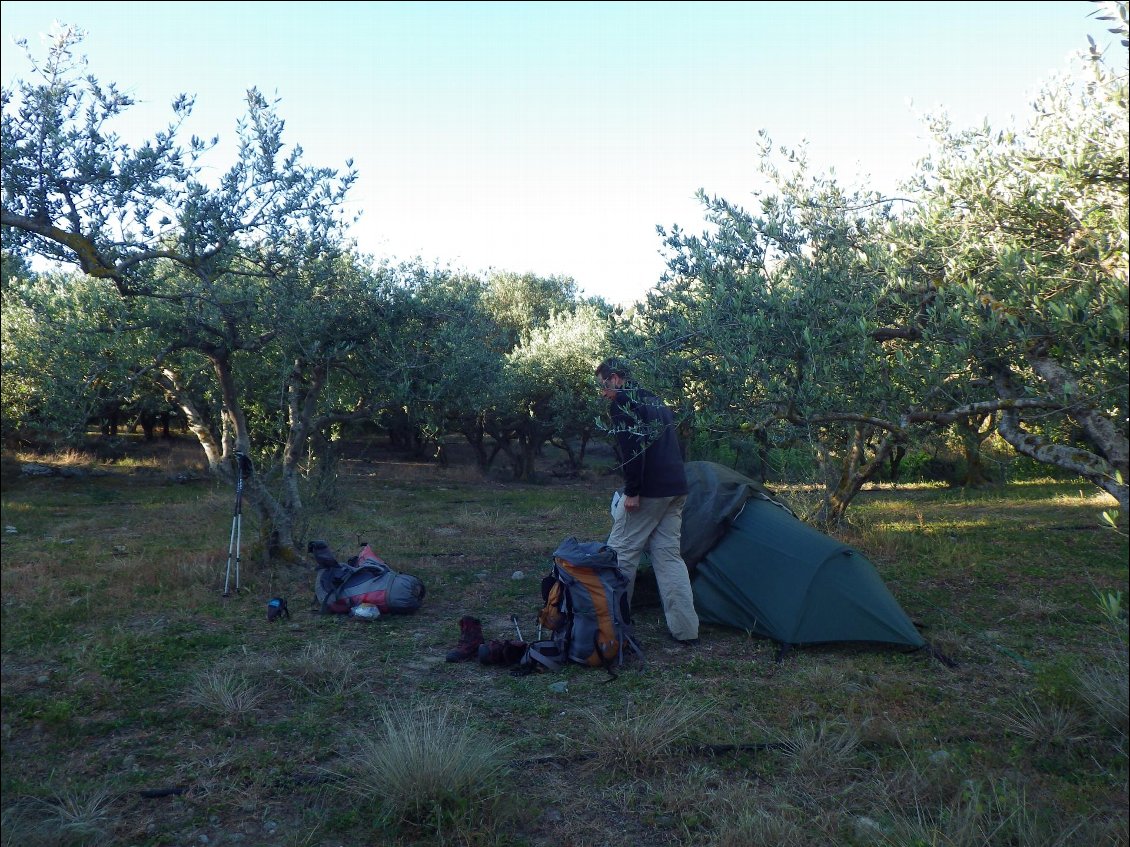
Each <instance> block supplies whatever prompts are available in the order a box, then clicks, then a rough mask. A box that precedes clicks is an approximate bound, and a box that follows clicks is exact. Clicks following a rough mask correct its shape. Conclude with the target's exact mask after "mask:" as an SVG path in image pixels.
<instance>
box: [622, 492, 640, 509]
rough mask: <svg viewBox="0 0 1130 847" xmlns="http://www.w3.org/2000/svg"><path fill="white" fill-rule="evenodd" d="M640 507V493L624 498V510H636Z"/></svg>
mask: <svg viewBox="0 0 1130 847" xmlns="http://www.w3.org/2000/svg"><path fill="white" fill-rule="evenodd" d="M639 507H640V495H638V494H636V495H634V496H632V497H625V498H624V511H626V512H635V511H637V510H638V509H639Z"/></svg>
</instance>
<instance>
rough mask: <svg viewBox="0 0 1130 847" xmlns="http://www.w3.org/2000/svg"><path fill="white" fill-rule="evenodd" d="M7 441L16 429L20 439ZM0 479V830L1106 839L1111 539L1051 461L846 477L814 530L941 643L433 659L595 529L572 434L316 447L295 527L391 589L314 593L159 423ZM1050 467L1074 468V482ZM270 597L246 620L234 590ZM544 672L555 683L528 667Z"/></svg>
mask: <svg viewBox="0 0 1130 847" xmlns="http://www.w3.org/2000/svg"><path fill="white" fill-rule="evenodd" d="M24 458H26V457H24ZM54 461H55V464H56V465H60V464H61V465H64V466H68V467H71V468H90V467H95V468H99V469H102V470H105V471H108V473H105V474H96V475H91V474H84V475H79V476H70V477H63V476H58V475H55V476H50V477H42V478H20V479H18V480H17V479H15V478H14V477H13V475H12V474H11V473H10V472H9V471H10V470H11V468H10V467H9V466H8V465H5V489H4V494H3V516H2V522H3V525H4V536H3V583H2V588H3V595H2V596H3V785H2V788H3V801H2V802H3V816H4V819H3V844H4V845H36V844H44V845H47V844H59V845H77V844H90V845H114V846H115V847H116V845H137V846H138V847H141V845H152V846H153V847H155V846H156V845H170V847H171V845H200V844H209V845H217V844H223V845H228V844H243V845H294V847H298V845H309V847H331V845H345V844H349V845H402V847H406V845H430V844H450V845H496V846H497V847H502V845H512V846H513V847H517V845H527V847H601V845H617V847H662V846H663V845H687V847H689V845H708V847H749V845H761V844H766V845H782V847H789V845H797V846H798V847H799V845H860V847H862V846H863V845H892V847H893V845H931V846H932V845H953V847H959V846H960V845H1017V847H1029V845H1032V847H1034V845H1075V844H1078V845H1088V847H1092V846H1094V847H1097V846H1098V845H1122V844H1126V843H1127V838H1128V835H1127V832H1128V825H1127V800H1128V795H1127V724H1126V720H1127V718H1126V715H1127V712H1126V708H1127V707H1126V698H1127V694H1126V688H1127V654H1126V617H1125V609H1124V604H1122V605H1118V604H1114V603H1110V605H1109V607H1108V608H1107V610H1106V611H1107V612H1108V614H1104V609H1103V607H1102V605H1101V603H1100V598H1101V597H1103V596H1107V597H1110V596H1113V595H1116V594H1117V593H1118V592H1121V597H1123V598H1125V596H1126V595H1127V594H1128V593H1130V592H1128V585H1127V556H1128V550H1127V539H1126V537H1125V536H1123V535H1119V534H1117V533H1115V532H1113V531H1111V530H1107V529H1103V528H1101V526H1100V520H1099V512H1100V511H1101V510H1102V509H1103V508H1107V507H1108V504H1106V503H1105V502H1104V501H1103V500H1101V499H1100V498H1098V497H1095V496H1093V495H1092V493H1091V491H1090V490H1088V489H1087V488H1085V487H1082V486H1081V485H1080V484H1070V483H1044V484H1029V485H1011V486H1009V487H1008V488H1006V489H1002V490H995V491H991V492H979V493H971V494H966V493H963V492H960V491H950V490H945V489H940V488H928V487H914V488H898V489H894V488H885V489H883V490H876V491H868V492H865V493H864V494H863V495H861V499H860V501H859V503H858V505H857V506H853V509H852V512H851V517H852V521H853V523H852V526H851V527H850V528H848V529H846V530H845V531H844V534H843V537H844V538H845V540H847V541H848V542H849V543H851V544H853V545H855V546H856V547H857V548H859V549H860V550H861V551H863V552H864V553H865V554H866V555H867V556H868V557H869V558H870V559H871V560H872V561H873V562H875V564H876V565H877V567H878V568H879V571H880V573H881V575H882V576H883V578H884V580H885V581H886V583H887V584H888V586H889V587H890V588H891V591H892V593H893V594H894V596H895V597H896V598H898V600H899V601H900V602H901V604H902V605H903V607H904V609H906V611H907V613H908V614H909V615H910V616H911V618H912V619H913V620H915V622H916V623H918V624H919V625H920V626H921V627H922V628H923V632H924V634H925V635H926V637H927V638H928V639H930V641H931V642H932V643H933V644H935V645H936V646H937V647H938V648H939V649H940V650H942V651H943V652H944V653H946V654H947V655H949V656H950V657H952V658H953V659H955V660H956V661H957V663H958V666H957V667H956V668H947V667H946V666H944V665H943V664H942V663H940V662H938V661H936V660H934V659H931V658H929V657H928V656H926V655H924V654H922V653H916V654H902V653H897V652H889V651H874V650H864V649H860V648H854V647H846V646H845V647H836V648H821V649H803V650H798V651H794V652H793V653H791V654H790V655H789V656H788V657H787V658H786V659H785V661H783V662H782V663H779V664H778V663H776V662H775V661H774V658H775V649H774V645H772V644H769V643H766V642H764V641H760V640H756V639H751V638H749V637H748V636H747V635H746V634H744V633H742V632H736V631H730V630H724V629H717V628H704V631H703V634H702V642H701V644H700V645H699V646H697V647H695V648H685V647H681V646H678V645H675V644H673V643H671V642H670V641H669V640H668V639H667V637H666V631H665V628H664V625H663V623H662V619H661V613H660V612H659V610H658V609H656V608H643V609H638V610H637V611H636V628H637V633H638V634H639V636H640V638H641V641H642V644H643V647H644V651H645V653H646V658H647V662H646V665H645V666H643V667H640V666H638V665H632V666H629V667H628V668H627V669H625V671H624V672H623V673H621V674H620V675H619V677H618V678H617V679H616V680H614V681H607V677H606V676H605V675H604V674H603V673H602V672H599V671H594V670H588V669H583V668H580V667H575V668H568V669H566V670H565V671H563V672H561V673H559V674H553V675H549V674H538V675H532V676H527V677H522V678H517V677H514V676H511V675H510V674H509V673H508V672H507V670H506V669H503V668H492V667H483V666H480V665H477V664H474V663H456V664H449V663H446V662H445V661H444V654H445V653H446V652H447V650H448V649H450V648H451V647H452V646H453V645H454V644H455V642H456V640H457V638H458V634H459V631H458V621H459V618H460V617H461V616H462V615H465V614H473V615H475V616H477V617H479V618H480V619H481V620H482V621H483V627H484V630H485V632H486V634H487V637H488V638H489V637H495V638H506V637H511V636H512V634H513V630H512V628H511V625H510V621H509V616H510V614H512V613H514V614H517V615H518V617H519V620H520V621H521V622H522V624H523V626H527V627H530V628H532V622H533V619H534V612H535V609H536V607H537V605H538V602H539V599H540V597H539V588H538V584H539V581H540V578H541V577H542V576H543V575H544V573H545V571H546V570H547V568H548V564H549V555H550V553H551V552H552V551H553V549H554V548H555V547H556V545H557V544H558V542H560V541H561V539H562V538H564V537H566V536H568V535H576V536H578V537H581V538H602V537H604V536H605V535H606V534H607V532H608V529H609V517H608V511H607V504H608V495H609V494H610V492H611V490H612V489H613V488H614V487H615V484H616V477H615V476H614V475H610V474H608V473H605V472H604V468H603V467H602V463H601V461H600V460H599V459H597V460H594V461H593V462H592V469H591V470H589V471H586V472H585V473H584V474H582V476H581V477H579V478H574V479H569V478H555V479H553V481H551V482H547V483H545V484H542V485H519V484H514V483H501V482H497V481H491V480H483V479H481V478H480V477H479V475H478V474H477V473H475V472H473V471H470V470H469V469H466V468H459V467H456V468H452V469H449V470H441V469H439V468H435V467H431V466H426V465H419V464H412V463H407V462H394V461H390V460H387V459H386V458H385V457H383V456H381V455H380V454H379V453H374V452H370V453H368V454H367V455H363V456H360V457H358V458H355V459H353V460H350V461H349V462H348V463H347V465H346V467H345V475H344V476H343V478H342V479H341V481H340V485H339V489H338V496H337V497H334V498H329V499H327V500H326V501H325V502H326V504H327V505H334V506H335V507H334V508H333V509H332V510H329V511H325V512H323V513H321V514H318V515H316V516H315V518H314V519H313V522H312V524H311V529H310V534H311V537H321V538H324V539H325V540H327V541H328V542H329V543H330V545H331V547H333V548H334V549H335V550H336V551H337V552H338V555H339V558H344V557H346V556H349V555H352V554H353V553H354V552H356V548H357V546H358V545H357V542H358V541H359V540H362V539H363V540H366V541H368V542H370V543H371V544H372V545H373V547H374V549H375V550H376V551H377V552H378V553H379V554H380V555H381V556H383V557H384V558H385V559H386V560H387V561H388V562H390V563H391V564H393V565H394V566H395V567H397V568H399V569H401V570H403V571H406V572H409V573H413V574H416V575H417V576H419V577H420V578H421V579H422V580H423V581H424V583H425V584H426V586H427V597H426V599H425V602H424V605H423V608H421V610H420V611H419V612H418V613H416V614H415V615H410V616H401V617H392V616H385V617H382V618H381V619H379V620H376V621H371V622H366V621H358V620H354V619H350V618H346V617H341V616H322V615H319V614H317V611H316V607H315V604H314V602H313V571H312V569H311V568H310V567H309V566H308V565H305V564H303V565H276V566H269V565H264V564H262V563H261V562H259V560H258V556H257V554H256V544H255V537H256V529H257V528H256V527H255V526H254V524H253V522H252V521H251V519H250V518H249V517H248V516H246V515H245V525H244V544H243V552H244V557H243V572H242V574H241V576H242V580H241V582H242V585H241V589H240V591H239V592H238V594H236V595H235V596H233V597H229V598H226V599H225V598H223V597H222V596H221V594H222V585H223V580H224V571H225V564H226V560H227V550H228V540H229V532H230V528H231V519H232V505H233V491H232V490H231V488H230V487H227V488H225V487H218V486H216V485H215V484H213V483H212V482H209V481H207V480H206V479H204V478H203V477H201V476H199V475H198V474H196V473H194V460H193V459H192V458H191V456H190V455H187V454H181V453H179V452H177V451H176V450H172V451H168V452H166V453H164V454H157V455H152V456H149V457H141V458H133V459H128V460H125V461H118V462H116V463H114V464H112V465H111V464H106V463H97V462H94V463H92V462H91V461H90V460H89V457H87V456H85V455H83V454H72V455H71V456H68V457H55V459H54ZM1081 489H1082V490H1081ZM273 596H282V597H284V598H286V599H287V600H288V604H289V608H290V611H291V617H290V619H289V620H284V621H282V622H278V623H274V624H269V623H268V622H267V619H266V602H267V600H268V599H269V598H271V597H273ZM562 683H564V684H562Z"/></svg>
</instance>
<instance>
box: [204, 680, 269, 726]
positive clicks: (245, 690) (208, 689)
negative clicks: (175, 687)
mask: <svg viewBox="0 0 1130 847" xmlns="http://www.w3.org/2000/svg"><path fill="white" fill-rule="evenodd" d="M264 696H265V692H263V691H262V690H259V689H257V688H256V687H255V684H254V683H253V682H251V680H249V679H248V678H247V677H246V676H244V675H243V674H242V673H239V672H238V671H233V670H227V669H224V668H212V669H210V670H207V671H204V672H203V673H200V674H198V675H197V677H196V679H195V680H194V681H193V685H192V688H191V689H190V690H189V692H188V697H187V699H188V702H189V703H190V704H191V705H193V706H197V707H199V708H201V709H204V710H205V711H207V712H210V713H212V714H214V715H218V716H220V717H222V718H226V719H239V718H242V717H244V716H246V715H248V714H250V713H251V712H253V711H255V709H256V707H257V706H258V705H259V703H260V702H262V700H263V697H264Z"/></svg>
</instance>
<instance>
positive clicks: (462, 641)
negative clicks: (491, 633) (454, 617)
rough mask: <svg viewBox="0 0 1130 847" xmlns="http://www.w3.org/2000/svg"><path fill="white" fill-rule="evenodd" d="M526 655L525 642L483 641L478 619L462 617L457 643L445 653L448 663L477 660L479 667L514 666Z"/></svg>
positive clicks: (480, 624)
mask: <svg viewBox="0 0 1130 847" xmlns="http://www.w3.org/2000/svg"><path fill="white" fill-rule="evenodd" d="M525 653H526V642H525V641H515V640H513V639H511V640H508V641H500V640H498V639H491V640H490V641H485V640H484V639H483V624H482V621H480V620H479V619H478V618H473V617H471V616H470V615H464V616H463V617H462V618H460V619H459V643H458V644H456V645H455V648H454V649H452V650H449V651H448V653H447V661H449V662H465V661H467V660H469V659H477V660H478V662H479V664H480V665H515V664H517V663H518V662H519V661H521V659H522V656H524V655H525Z"/></svg>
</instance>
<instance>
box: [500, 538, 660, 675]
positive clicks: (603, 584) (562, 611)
mask: <svg viewBox="0 0 1130 847" xmlns="http://www.w3.org/2000/svg"><path fill="white" fill-rule="evenodd" d="M541 593H542V600H543V601H544V605H543V606H542V608H541V610H540V611H539V612H538V622H539V624H540V625H541V626H542V627H543V628H545V629H548V630H549V632H550V637H549V638H548V639H545V640H540V641H535V642H533V643H532V644H531V645H530V646H529V649H528V650H527V651H526V656H524V657H523V659H522V666H523V667H524V668H526V669H528V670H534V669H537V668H538V667H544V668H548V669H551V670H556V669H558V668H560V667H561V666H562V665H563V664H565V663H566V662H576V663H577V664H581V665H588V666H590V667H603V668H604V669H605V670H607V671H608V672H609V673H612V666H613V665H622V664H623V663H624V653H625V652H627V651H628V650H631V651H632V652H634V653H635V654H636V655H637V656H639V657H640V658H642V657H643V652H642V651H641V650H640V647H639V644H638V643H637V642H636V640H635V636H634V635H633V633H632V618H631V612H630V610H629V608H628V577H627V576H626V575H625V574H624V572H623V571H622V570H621V569H620V565H619V563H618V562H617V560H616V551H615V550H613V549H612V548H611V547H609V546H608V545H606V544H602V543H600V542H596V541H578V540H577V539H576V538H572V537H570V538H566V539H565V540H564V541H562V542H561V544H560V545H558V547H557V549H556V550H555V551H554V552H553V570H552V572H551V573H550V574H549V576H547V577H545V579H543V580H542V583H541Z"/></svg>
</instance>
